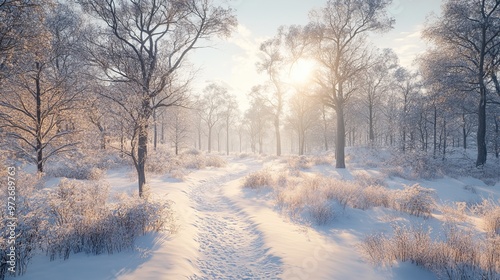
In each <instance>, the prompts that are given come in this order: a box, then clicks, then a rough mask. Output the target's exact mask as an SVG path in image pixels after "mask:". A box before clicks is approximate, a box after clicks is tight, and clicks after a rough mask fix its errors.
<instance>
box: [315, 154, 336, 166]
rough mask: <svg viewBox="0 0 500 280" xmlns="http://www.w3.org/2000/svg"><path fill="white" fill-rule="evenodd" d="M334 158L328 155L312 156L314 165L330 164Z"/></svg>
mask: <svg viewBox="0 0 500 280" xmlns="http://www.w3.org/2000/svg"><path fill="white" fill-rule="evenodd" d="M334 160H335V159H334V158H333V157H332V156H330V155H319V156H314V157H313V158H312V162H313V164H314V165H332V163H333V162H334Z"/></svg>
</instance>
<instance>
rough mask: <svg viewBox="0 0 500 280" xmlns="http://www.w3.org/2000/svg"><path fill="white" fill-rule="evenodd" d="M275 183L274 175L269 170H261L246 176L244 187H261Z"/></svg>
mask: <svg viewBox="0 0 500 280" xmlns="http://www.w3.org/2000/svg"><path fill="white" fill-rule="evenodd" d="M272 185H273V177H272V175H271V172H270V171H269V170H260V171H257V172H254V173H251V174H249V175H248V176H247V177H246V178H245V183H244V184H243V187H244V188H249V189H260V188H265V187H271V186H272Z"/></svg>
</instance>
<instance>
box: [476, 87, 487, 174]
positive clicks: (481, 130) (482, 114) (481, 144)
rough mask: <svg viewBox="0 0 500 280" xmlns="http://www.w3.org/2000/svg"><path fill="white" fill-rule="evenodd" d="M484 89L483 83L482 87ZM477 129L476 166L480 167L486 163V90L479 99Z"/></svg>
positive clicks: (482, 91) (482, 90) (483, 90)
mask: <svg viewBox="0 0 500 280" xmlns="http://www.w3.org/2000/svg"><path fill="white" fill-rule="evenodd" d="M482 87H484V83H483V85H482ZM478 110H479V111H478V113H479V118H478V122H479V125H478V129H477V160H476V166H482V165H484V164H485V163H486V156H487V150H486V89H485V88H482V89H481V97H480V101H479V108H478Z"/></svg>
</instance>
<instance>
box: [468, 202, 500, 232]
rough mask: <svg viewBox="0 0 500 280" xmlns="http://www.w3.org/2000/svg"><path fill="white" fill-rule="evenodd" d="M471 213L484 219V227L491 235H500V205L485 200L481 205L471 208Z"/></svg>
mask: <svg viewBox="0 0 500 280" xmlns="http://www.w3.org/2000/svg"><path fill="white" fill-rule="evenodd" d="M471 211H472V212H473V213H475V214H477V215H479V216H480V217H481V218H482V219H483V227H484V230H486V232H488V233H489V234H500V205H499V204H498V203H497V202H495V201H493V200H491V199H483V201H482V202H481V203H480V204H476V205H474V206H472V207H471Z"/></svg>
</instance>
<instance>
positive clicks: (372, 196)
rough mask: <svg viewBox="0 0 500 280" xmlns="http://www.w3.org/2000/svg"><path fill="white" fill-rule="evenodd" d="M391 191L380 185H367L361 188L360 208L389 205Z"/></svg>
mask: <svg viewBox="0 0 500 280" xmlns="http://www.w3.org/2000/svg"><path fill="white" fill-rule="evenodd" d="M390 202H391V193H390V191H389V190H388V189H386V188H384V187H382V186H367V187H365V188H363V189H362V203H361V204H360V208H361V209H369V208H371V207H380V206H382V207H386V208H388V207H389V206H390V205H391V203H390Z"/></svg>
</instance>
